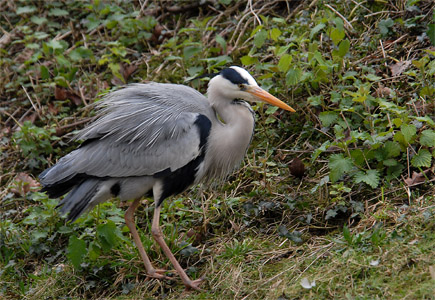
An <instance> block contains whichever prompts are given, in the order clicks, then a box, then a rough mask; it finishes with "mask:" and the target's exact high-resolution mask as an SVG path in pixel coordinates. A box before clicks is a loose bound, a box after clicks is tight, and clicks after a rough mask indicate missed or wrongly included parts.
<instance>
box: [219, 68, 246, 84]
mask: <svg viewBox="0 0 435 300" xmlns="http://www.w3.org/2000/svg"><path fill="white" fill-rule="evenodd" d="M220 74H221V75H222V77H223V78H225V79H228V80H229V81H231V82H232V83H234V84H248V80H247V79H246V78H243V77H242V75H240V73H239V72H237V71H236V70H234V69H233V68H226V69H223V70H222V71H221V73H220Z"/></svg>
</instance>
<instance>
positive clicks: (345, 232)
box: [343, 225, 352, 245]
mask: <svg viewBox="0 0 435 300" xmlns="http://www.w3.org/2000/svg"><path fill="white" fill-rule="evenodd" d="M343 237H344V239H345V240H346V242H347V243H348V244H349V245H351V244H352V235H351V234H350V230H349V228H348V227H347V226H346V225H344V226H343Z"/></svg>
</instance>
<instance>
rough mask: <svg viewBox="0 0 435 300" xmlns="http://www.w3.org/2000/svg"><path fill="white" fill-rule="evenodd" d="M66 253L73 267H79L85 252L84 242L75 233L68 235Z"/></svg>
mask: <svg viewBox="0 0 435 300" xmlns="http://www.w3.org/2000/svg"><path fill="white" fill-rule="evenodd" d="M67 250H68V253H67V254H66V256H67V257H68V259H69V260H70V261H71V263H72V264H73V266H74V268H76V269H78V268H80V264H81V263H82V261H83V257H84V256H85V255H86V253H87V249H86V242H85V241H83V240H81V239H79V238H77V237H76V236H75V235H72V236H70V238H69V242H68V248H67Z"/></svg>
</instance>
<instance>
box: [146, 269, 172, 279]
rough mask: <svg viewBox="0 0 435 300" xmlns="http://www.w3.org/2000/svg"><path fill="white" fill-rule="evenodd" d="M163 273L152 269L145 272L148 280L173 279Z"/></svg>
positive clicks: (160, 270) (163, 270)
mask: <svg viewBox="0 0 435 300" xmlns="http://www.w3.org/2000/svg"><path fill="white" fill-rule="evenodd" d="M165 273H166V270H165V269H153V270H151V271H149V272H147V276H148V278H156V279H168V280H173V278H171V277H169V276H166V275H165Z"/></svg>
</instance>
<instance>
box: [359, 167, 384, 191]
mask: <svg viewBox="0 0 435 300" xmlns="http://www.w3.org/2000/svg"><path fill="white" fill-rule="evenodd" d="M354 179H355V183H360V182H364V183H366V184H368V185H369V186H370V187H372V188H376V187H377V186H378V185H379V171H378V170H368V171H367V172H364V171H358V172H357V173H356V174H355V176H354Z"/></svg>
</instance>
